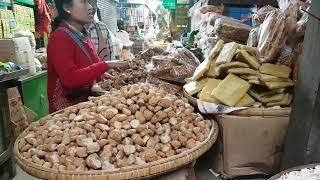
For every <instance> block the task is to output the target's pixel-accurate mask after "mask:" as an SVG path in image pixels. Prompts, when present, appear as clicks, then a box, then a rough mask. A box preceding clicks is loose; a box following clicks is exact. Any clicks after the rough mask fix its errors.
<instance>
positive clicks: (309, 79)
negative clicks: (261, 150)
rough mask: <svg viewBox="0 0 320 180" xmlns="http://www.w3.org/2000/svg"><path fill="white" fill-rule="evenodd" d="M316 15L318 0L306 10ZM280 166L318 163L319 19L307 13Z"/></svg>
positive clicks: (319, 152)
mask: <svg viewBox="0 0 320 180" xmlns="http://www.w3.org/2000/svg"><path fill="white" fill-rule="evenodd" d="M309 12H311V13H312V14H314V15H316V16H318V17H320V1H312V5H311V8H310V10H309ZM303 52H304V54H303V61H302V63H301V66H300V74H299V80H298V82H297V83H296V86H295V95H294V102H293V109H292V113H291V117H290V124H289V129H288V135H287V142H286V146H285V152H284V156H283V160H282V169H287V168H290V167H293V166H297V165H304V164H310V163H319V162H320V86H319V85H320V21H319V20H317V19H316V18H314V17H311V16H309V19H308V25H307V30H306V32H305V39H304V51H303Z"/></svg>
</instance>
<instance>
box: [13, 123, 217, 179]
mask: <svg viewBox="0 0 320 180" xmlns="http://www.w3.org/2000/svg"><path fill="white" fill-rule="evenodd" d="M218 129H219V128H218V124H217V122H215V121H214V120H212V128H211V130H210V133H209V136H208V137H207V138H206V139H205V141H203V142H201V144H199V145H198V146H196V147H194V148H192V149H190V150H188V151H185V152H183V153H181V154H178V155H175V156H172V157H170V158H165V159H161V160H158V161H154V162H151V163H147V164H145V165H134V166H129V167H125V168H120V169H117V170H112V171H111V170H94V171H83V172H76V171H67V170H63V171H59V170H54V169H49V168H44V167H42V166H39V165H37V164H35V163H32V162H30V161H28V160H27V159H25V158H24V157H23V156H22V155H21V154H20V152H19V150H18V143H19V141H20V140H21V139H22V138H23V137H24V136H26V134H27V133H28V131H29V128H27V129H26V130H25V131H24V132H23V133H22V134H21V135H20V136H19V137H18V138H17V140H16V142H15V144H14V154H15V158H16V161H17V164H18V165H19V166H20V167H21V168H22V169H23V170H24V171H25V172H27V173H28V174H30V175H32V176H34V177H37V178H40V179H49V180H51V179H54V180H120V179H146V178H151V177H154V176H158V175H161V174H165V173H168V172H171V171H174V170H176V169H178V168H180V167H183V166H185V165H187V164H189V163H191V162H192V161H194V160H196V159H198V158H199V157H200V156H201V155H202V154H204V153H205V152H206V151H208V150H209V149H210V148H211V146H212V145H213V144H214V143H215V142H216V140H217V137H218V131H219V130H218Z"/></svg>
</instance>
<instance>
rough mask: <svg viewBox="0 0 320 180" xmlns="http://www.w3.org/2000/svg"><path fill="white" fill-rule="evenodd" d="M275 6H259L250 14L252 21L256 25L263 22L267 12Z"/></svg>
mask: <svg viewBox="0 0 320 180" xmlns="http://www.w3.org/2000/svg"><path fill="white" fill-rule="evenodd" d="M276 9H277V8H275V7H272V6H269V5H267V6H263V7H262V8H260V9H259V10H258V11H257V13H256V14H254V15H252V21H253V22H254V24H256V25H260V24H262V23H263V21H264V20H265V19H266V16H267V15H268V13H269V12H271V11H274V10H276Z"/></svg>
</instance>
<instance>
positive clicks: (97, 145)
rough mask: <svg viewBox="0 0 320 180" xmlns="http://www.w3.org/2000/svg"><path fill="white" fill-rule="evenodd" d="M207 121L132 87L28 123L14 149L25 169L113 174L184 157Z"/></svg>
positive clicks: (152, 90) (160, 95) (154, 92)
mask: <svg viewBox="0 0 320 180" xmlns="http://www.w3.org/2000/svg"><path fill="white" fill-rule="evenodd" d="M211 126H212V124H211V121H210V120H204V119H203V117H202V116H201V115H200V114H196V113H194V109H193V107H192V106H191V105H190V104H188V103H187V100H186V99H179V98H177V97H176V96H175V95H172V94H168V93H166V92H165V91H163V90H161V89H158V88H156V87H152V86H150V85H147V84H143V83H141V84H134V85H128V86H124V87H122V88H121V90H112V91H110V92H109V93H107V94H106V95H103V96H100V97H93V98H89V101H88V102H84V103H80V104H78V105H76V106H73V107H69V108H67V109H65V110H64V111H63V112H61V113H58V114H56V115H54V116H48V117H46V118H43V119H41V120H40V121H38V122H35V123H33V124H32V125H31V126H30V128H29V131H28V133H27V134H26V136H25V137H23V138H22V139H20V140H19V143H18V149H19V152H20V153H21V154H22V156H23V157H24V158H26V159H27V160H28V161H30V163H35V164H36V165H39V166H42V167H45V168H52V169H58V170H73V171H87V170H101V169H102V170H113V169H117V168H121V167H127V166H132V165H141V164H145V163H149V162H153V161H157V160H160V159H162V158H168V157H171V156H174V155H177V154H180V153H182V152H185V151H188V149H192V148H194V147H196V146H197V145H199V144H200V142H202V141H204V140H205V139H206V138H207V137H208V135H209V133H210V129H211Z"/></svg>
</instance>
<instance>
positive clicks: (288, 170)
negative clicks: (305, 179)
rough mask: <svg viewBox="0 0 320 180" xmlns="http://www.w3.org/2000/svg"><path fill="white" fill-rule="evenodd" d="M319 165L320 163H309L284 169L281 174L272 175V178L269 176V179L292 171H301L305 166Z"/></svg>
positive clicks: (274, 179) (273, 179) (274, 178)
mask: <svg viewBox="0 0 320 180" xmlns="http://www.w3.org/2000/svg"><path fill="white" fill-rule="evenodd" d="M319 165H320V164H319V163H318V164H307V165H302V166H297V167H293V168H290V169H287V170H284V171H282V172H280V173H279V174H276V175H274V176H272V177H271V178H269V180H276V179H278V178H280V177H281V176H282V175H285V174H287V173H290V172H292V171H300V170H302V169H305V168H315V167H316V166H319Z"/></svg>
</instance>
